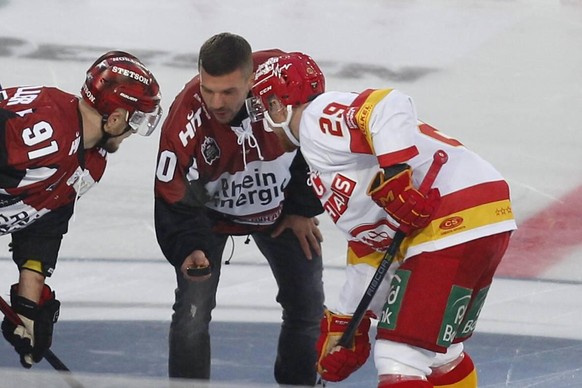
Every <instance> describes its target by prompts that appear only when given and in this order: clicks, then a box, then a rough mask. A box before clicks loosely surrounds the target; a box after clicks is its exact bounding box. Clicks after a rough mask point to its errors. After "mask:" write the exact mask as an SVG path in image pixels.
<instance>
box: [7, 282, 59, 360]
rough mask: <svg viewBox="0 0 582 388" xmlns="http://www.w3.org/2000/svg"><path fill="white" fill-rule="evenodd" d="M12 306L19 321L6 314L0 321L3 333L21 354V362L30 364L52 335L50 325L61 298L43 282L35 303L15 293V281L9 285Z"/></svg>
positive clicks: (49, 342)
mask: <svg viewBox="0 0 582 388" xmlns="http://www.w3.org/2000/svg"><path fill="white" fill-rule="evenodd" d="M10 303H11V305H12V309H13V310H14V312H15V313H16V314H18V317H19V318H20V320H21V321H22V324H16V323H14V322H11V321H10V320H9V319H8V317H4V321H2V334H3V335H4V338H6V340H7V341H8V342H10V343H11V344H12V346H14V349H15V350H16V352H17V353H18V354H19V355H20V363H21V364H22V366H23V367H25V368H27V369H28V368H30V367H31V366H32V364H33V363H37V362H39V361H40V360H42V358H43V357H44V353H45V352H46V351H47V350H48V349H49V348H50V346H51V344H52V339H53V325H54V324H55V323H56V321H57V319H58V317H59V310H60V306H61V302H59V301H58V300H57V299H55V293H54V291H52V290H51V289H50V287H49V286H47V285H45V286H44V288H43V290H42V295H41V297H40V301H39V303H38V304H36V303H34V302H33V301H31V300H29V299H26V298H24V297H22V296H19V295H18V284H13V285H12V287H11V288H10Z"/></svg>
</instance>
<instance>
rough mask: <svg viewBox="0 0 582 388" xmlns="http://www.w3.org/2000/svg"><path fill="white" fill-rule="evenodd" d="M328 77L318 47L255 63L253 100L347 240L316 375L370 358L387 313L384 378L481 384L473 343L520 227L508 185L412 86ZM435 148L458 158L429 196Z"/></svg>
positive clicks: (380, 360)
mask: <svg viewBox="0 0 582 388" xmlns="http://www.w3.org/2000/svg"><path fill="white" fill-rule="evenodd" d="M323 82H324V80H323V75H321V74H320V72H319V68H318V67H317V65H316V64H315V63H314V62H313V60H312V59H311V58H309V57H308V56H306V55H303V54H300V53H293V54H290V55H282V56H278V57H274V58H271V59H270V60H267V61H266V62H265V64H264V65H263V66H261V67H259V68H258V69H257V72H256V76H255V84H254V86H253V87H252V94H253V97H252V98H251V99H250V100H248V101H247V106H248V107H250V108H252V111H253V112H254V116H255V118H256V119H260V118H261V117H263V118H264V119H263V125H264V127H265V129H266V130H268V131H275V132H276V133H277V134H278V135H279V140H280V141H281V142H282V143H283V144H284V146H285V147H287V148H288V149H294V148H296V147H299V146H300V147H301V152H302V153H303V155H304V157H305V160H306V161H307V163H308V164H309V167H310V169H311V177H310V182H311V186H312V187H313V189H314V191H315V192H316V194H317V195H318V197H319V199H320V201H321V203H322V205H323V207H324V208H325V209H326V210H327V212H328V214H329V215H330V217H331V218H332V220H333V222H334V223H335V224H336V226H337V227H338V228H339V229H340V230H341V231H342V232H343V233H344V235H345V237H346V240H347V245H348V253H347V263H348V265H347V268H346V282H345V284H344V286H343V288H342V290H341V293H340V296H339V298H338V303H337V305H336V306H328V309H327V310H326V312H325V315H324V317H323V318H322V320H321V334H320V337H319V341H318V343H317V348H318V352H319V360H318V362H317V367H318V371H319V373H320V374H321V376H322V378H323V379H325V380H329V381H340V380H344V379H346V378H347V377H348V376H350V374H351V373H352V372H354V371H355V370H356V369H358V368H359V367H361V366H362V365H363V364H364V363H365V362H366V360H367V358H368V356H369V354H370V351H371V345H370V342H369V338H368V331H369V329H370V324H371V319H372V318H373V317H377V318H378V319H379V322H378V328H377V335H376V342H375V344H374V362H375V365H376V369H377V372H378V387H379V388H405V387H417V388H420V387H426V388H429V387H445V386H446V387H450V388H452V387H456V388H474V387H476V386H477V373H476V369H475V367H474V365H473V362H472V360H471V358H470V357H469V355H468V354H467V353H466V352H465V351H464V348H463V343H464V341H465V340H467V339H468V338H469V337H471V335H472V333H473V330H474V329H475V324H476V322H477V319H478V317H479V312H480V311H481V307H482V306H483V303H484V301H485V298H486V295H487V291H488V289H489V287H490V285H491V281H492V278H493V275H494V273H495V270H496V268H497V266H498V264H499V262H500V261H501V258H502V256H503V255H504V253H505V250H506V248H507V245H508V242H509V237H510V234H511V231H512V230H514V229H516V224H515V220H514V217H513V213H512V211H511V201H510V196H509V186H508V184H507V182H506V181H505V180H504V179H503V177H502V176H501V174H500V173H499V172H498V171H497V170H496V169H495V168H494V167H493V166H491V165H490V164H489V163H488V162H486V161H485V160H483V159H482V158H481V157H479V156H478V155H477V154H475V153H474V152H472V151H469V150H468V149H467V148H465V147H464V146H463V145H462V144H461V143H460V142H459V141H458V140H456V139H453V138H450V137H448V136H446V135H444V134H442V133H440V132H439V131H437V130H436V129H435V128H433V127H431V126H429V125H428V124H426V123H423V122H421V121H419V120H418V119H417V116H416V110H415V107H414V104H413V102H412V99H411V98H410V97H409V96H407V95H405V94H404V93H402V92H400V91H398V90H395V89H368V90H365V91H364V92H362V93H346V92H329V91H328V92H325V93H321V92H322V91H323V88H320V86H323ZM317 93H321V94H319V95H317ZM314 95H315V96H314ZM436 151H444V152H445V153H446V154H448V162H447V164H446V165H444V166H442V168H441V170H440V172H439V173H438V175H437V176H436V180H435V181H434V184H433V185H432V188H431V189H429V190H424V189H423V190H422V192H421V191H420V190H418V189H417V187H419V183H420V182H422V181H423V179H424V177H425V176H426V175H427V171H428V170H429V166H430V165H431V162H432V160H433V156H434V154H435V152H436ZM425 191H426V192H425ZM398 229H399V230H400V231H402V232H404V233H405V235H406V237H405V238H404V241H403V242H402V244H401V245H400V251H399V252H398V253H397V254H396V260H394V262H393V263H392V265H391V266H390V268H389V269H388V270H387V275H386V276H385V277H384V279H383V281H382V283H381V284H379V285H377V286H376V288H375V289H376V290H377V291H376V294H375V295H374V297H373V298H372V299H371V303H370V305H369V308H370V311H369V313H367V314H366V315H365V316H364V317H363V319H362V320H361V323H360V325H359V326H358V328H357V330H356V333H355V335H354V340H353V343H352V346H351V347H343V346H339V345H338V340H339V339H340V338H341V336H342V334H343V332H344V331H345V329H346V327H347V325H348V323H349V321H350V319H351V316H352V314H354V311H355V310H356V308H357V307H358V305H359V302H360V300H361V299H362V297H363V295H364V292H366V290H367V287H368V284H371V280H372V279H373V280H376V278H375V273H376V267H378V265H379V263H380V261H381V260H382V258H383V256H384V253H385V251H386V249H387V248H388V246H389V245H390V244H391V242H392V239H393V237H394V236H395V232H396V230H398Z"/></svg>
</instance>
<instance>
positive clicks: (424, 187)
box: [338, 150, 448, 348]
mask: <svg viewBox="0 0 582 388" xmlns="http://www.w3.org/2000/svg"><path fill="white" fill-rule="evenodd" d="M447 160H448V155H447V154H446V153H445V151H442V150H438V151H437V152H435V154H434V156H433V161H432V163H431V165H430V167H429V169H428V172H427V173H426V175H425V177H424V179H423V181H422V183H421V184H420V188H419V191H420V192H421V193H422V194H427V193H428V191H429V190H430V188H431V186H432V184H433V183H434V181H435V179H436V177H437V175H438V173H439V171H440V169H441V167H442V166H443V164H445V163H446V162H447ZM405 237H406V233H404V232H403V231H401V230H397V231H396V234H395V235H394V238H393V240H392V243H391V244H390V246H389V247H388V250H387V251H386V254H385V255H384V257H383V258H382V261H381V262H380V265H379V266H378V268H377V269H376V272H375V273H374V277H373V278H372V280H371V281H370V284H369V285H368V288H366V292H365V293H364V296H363V297H362V299H361V300H360V303H359V304H358V307H357V308H356V311H355V312H354V315H353V316H352V319H351V320H350V323H348V327H347V328H346V331H344V333H343V334H342V337H341V338H340V340H339V341H338V345H340V346H342V347H344V348H349V347H351V346H352V340H353V338H354V336H355V335H356V330H357V329H358V326H359V325H360V322H362V319H364V315H365V314H366V310H368V306H369V305H370V303H371V302H372V299H373V298H374V295H376V292H377V291H378V287H380V284H381V283H382V280H383V279H384V276H385V275H386V272H388V268H390V266H391V265H392V262H393V261H394V257H395V256H396V253H397V252H398V249H399V248H400V244H401V243H402V241H403V240H404V238H405Z"/></svg>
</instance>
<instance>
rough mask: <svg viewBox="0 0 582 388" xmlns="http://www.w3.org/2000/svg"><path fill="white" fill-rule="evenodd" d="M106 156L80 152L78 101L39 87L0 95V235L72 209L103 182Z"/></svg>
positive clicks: (26, 87)
mask: <svg viewBox="0 0 582 388" xmlns="http://www.w3.org/2000/svg"><path fill="white" fill-rule="evenodd" d="M106 156H107V155H106V152H105V151H104V150H102V149H100V148H93V149H90V150H84V149H83V136H82V121H81V115H80V113H79V110H78V98H77V97H76V96H74V95H72V94H69V93H66V92H63V91H61V90H58V89H56V88H50V87H41V86H24V87H14V88H8V89H4V90H1V91H0V234H8V233H13V232H17V231H20V230H22V229H24V228H26V227H28V226H29V225H31V224H32V223H33V222H34V221H36V220H37V219H39V218H41V217H43V216H44V215H46V214H48V213H51V212H53V211H55V210H57V209H61V208H64V207H70V208H71V209H72V206H70V205H71V204H73V203H74V201H75V199H76V197H77V196H80V195H82V194H83V193H84V192H85V191H86V190H87V189H88V188H89V187H90V186H92V185H93V183H95V182H97V181H99V180H100V179H101V177H102V175H103V172H104V171H105V166H106ZM68 216H69V217H70V214H69V215H68Z"/></svg>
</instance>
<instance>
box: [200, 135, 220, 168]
mask: <svg viewBox="0 0 582 388" xmlns="http://www.w3.org/2000/svg"><path fill="white" fill-rule="evenodd" d="M202 156H204V160H205V161H206V164H209V165H210V164H212V163H213V162H214V161H215V160H216V159H218V158H220V148H218V144H217V143H216V140H214V138H212V137H205V138H204V142H203V143H202Z"/></svg>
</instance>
